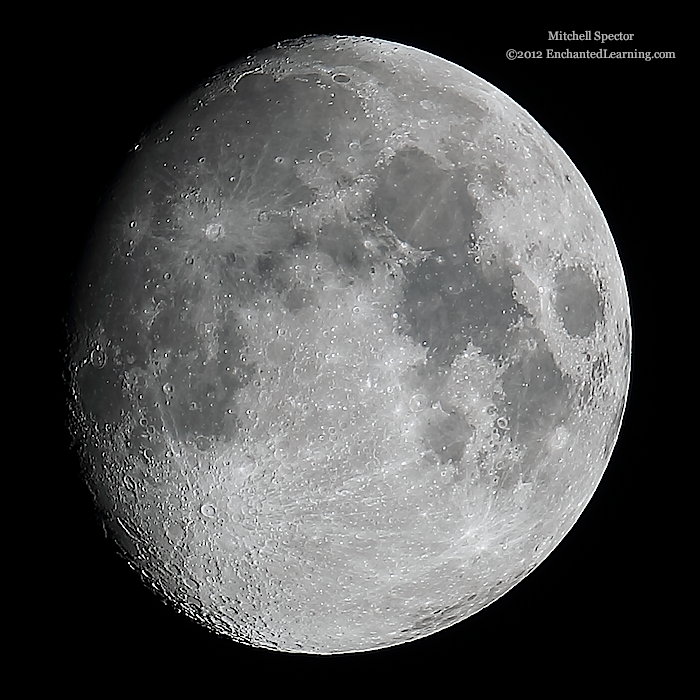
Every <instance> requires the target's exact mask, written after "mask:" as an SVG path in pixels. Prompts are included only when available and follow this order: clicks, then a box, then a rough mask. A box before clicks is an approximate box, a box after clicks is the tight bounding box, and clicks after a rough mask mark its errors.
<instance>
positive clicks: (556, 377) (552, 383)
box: [501, 328, 571, 446]
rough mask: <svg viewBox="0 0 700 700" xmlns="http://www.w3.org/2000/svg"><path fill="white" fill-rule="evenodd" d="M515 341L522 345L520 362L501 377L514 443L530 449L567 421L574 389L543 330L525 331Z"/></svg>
mask: <svg viewBox="0 0 700 700" xmlns="http://www.w3.org/2000/svg"><path fill="white" fill-rule="evenodd" d="M515 340H516V343H518V344H519V345H520V348H519V351H518V355H517V359H516V360H514V361H512V362H511V364H510V365H509V366H508V367H507V368H506V370H505V372H504V373H503V375H502V377H501V380H502V386H503V392H504V395H505V405H504V411H505V415H506V417H507V418H508V424H509V426H510V430H511V435H512V437H513V438H514V440H515V441H517V442H519V443H520V444H523V445H525V446H529V445H530V444H531V443H532V442H533V440H537V439H538V438H540V437H541V436H543V435H544V434H546V433H548V432H549V431H551V430H552V428H553V427H554V426H557V425H561V424H562V423H564V422H565V421H566V420H567V418H568V417H569V415H570V413H571V398H570V387H569V382H568V380H567V379H566V378H565V377H564V376H563V375H562V373H561V371H560V370H559V367H558V366H557V364H556V361H555V360H554V356H553V355H552V353H551V352H550V351H549V349H548V348H547V346H546V343H545V340H544V336H543V334H542V333H541V331H539V330H537V329H533V328H525V329H523V330H521V331H519V332H518V333H517V334H516V338H515Z"/></svg>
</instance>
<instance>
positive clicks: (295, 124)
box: [67, 37, 631, 654]
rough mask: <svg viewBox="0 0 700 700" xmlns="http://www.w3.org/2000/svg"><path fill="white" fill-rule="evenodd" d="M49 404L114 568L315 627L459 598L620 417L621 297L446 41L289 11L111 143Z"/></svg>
mask: <svg viewBox="0 0 700 700" xmlns="http://www.w3.org/2000/svg"><path fill="white" fill-rule="evenodd" d="M70 323H71V328H70V334H71V336H70V337H71V344H70V350H69V353H68V357H67V366H68V369H69V372H68V373H69V377H70V379H69V394H70V397H69V400H70V408H71V412H70V415H71V428H72V432H73V434H74V436H75V441H76V445H77V446H78V449H79V450H80V454H81V460H82V463H83V465H84V469H85V479H86V481H87V483H88V485H89V487H90V490H91V491H92V493H93V495H94V498H95V502H96V506H97V508H98V510H99V513H100V515H101V517H102V518H103V522H104V524H105V528H106V530H107V532H108V533H109V534H110V536H111V537H112V538H114V540H115V541H116V542H117V544H118V546H119V548H120V550H121V551H122V552H123V554H124V556H125V557H126V558H127V559H128V560H129V562H130V563H131V565H132V566H133V567H134V568H135V569H136V570H137V571H139V573H140V574H141V576H142V577H143V580H144V581H145V582H146V583H147V584H148V585H150V586H152V587H153V588H154V589H155V590H156V591H157V592H158V593H159V594H160V595H161V596H162V597H163V598H165V599H166V600H167V601H169V602H170V603H171V604H172V605H173V606H175V607H176V608H177V609H178V610H180V611H181V612H183V613H184V614H186V615H188V616H190V617H191V618H194V619H195V620H198V621H199V622H201V623H202V624H203V625H205V626H206V627H208V628H209V629H211V630H213V631H215V632H217V633H220V634H223V635H227V636H229V637H231V638H233V639H234V640H236V641H239V642H242V643H246V644H250V645H253V646H258V647H266V648H271V649H278V650H283V651H298V652H308V653H316V654H333V653H342V652H353V651H361V650H369V649H377V648H381V647H387V646H391V645H396V644H400V643H403V642H408V641H410V640H414V639H418V638H420V637H424V636H426V635H429V634H432V633H434V632H437V631H438V630H440V629H443V628H445V627H448V626H450V625H452V624H455V623H457V622H459V621H461V620H464V619H465V618H467V617H469V616H470V615H472V614H474V613H476V612H477V611H479V610H481V609H482V608H484V607H485V606H487V605H489V604H490V603H492V602H493V601H495V600H496V599H497V598H499V597H500V596H501V595H503V594H504V593H505V592H506V591H508V590H509V589H510V588H512V587H513V586H514V585H515V584H516V583H517V582H518V581H520V580H521V579H523V578H524V577H525V576H526V575H527V574H528V573H529V572H531V571H532V570H533V569H534V568H535V567H536V566H537V565H538V564H539V563H540V562H541V561H542V560H543V559H544V558H545V557H546V556H547V555H548V554H549V553H550V552H551V551H552V550H553V549H554V547H556V546H557V544H558V543H559V542H560V541H561V540H562V538H563V537H564V536H565V535H566V533H567V532H568V531H569V530H570V529H571V527H572V526H573V525H574V523H575V522H576V520H577V519H578V517H579V516H580V515H581V512H582V510H583V509H584V507H585V506H586V504H587V503H588V501H589V500H590V498H591V497H592V495H593V493H594V491H595V489H596V487H597V485H598V483H599V482H600V479H601V477H602V474H603V471H604V470H605V467H606V465H607V463H608V460H609V458H610V454H611V451H612V449H613V447H614V444H615V441H616V439H617V435H618V432H619V428H620V422H621V418H622V415H623V411H624V406H625V401H626V395H627V389H628V383H629V373H630V341H631V330H630V310H629V302H628V298H627V292H626V287H625V280H624V275H623V270H622V267H621V264H620V259H619V257H618V254H617V251H616V248H615V244H614V241H613V239H612V236H611V234H610V231H609V229H608V226H607V224H606V221H605V219H604V217H603V214H602V213H601V211H600V208H599V207H598V205H597V203H596V201H595V199H594V197H593V195H592V193H591V191H590V189H589V187H588V186H587V184H586V182H585V181H584V179H583V178H582V176H581V174H580V173H579V172H578V171H577V170H576V168H575V166H574V165H573V164H572V163H571V161H570V160H569V158H568V157H567V156H566V154H565V153H564V152H563V151H562V150H561V148H560V147H559V146H558V145H557V144H556V143H554V141H553V140H552V139H551V137H550V136H549V135H548V134H547V133H546V132H545V131H544V130H543V129H542V127H540V126H539V125H538V124H537V123H536V122H535V121H534V120H533V119H532V117H531V116H530V115H528V114H527V112H525V111H524V110H523V109H522V108H520V107H519V106H518V105H517V104H516V103H514V102H513V101H512V100H511V99H510V98H508V97H507V96H506V95H505V94H503V93H502V92H500V91H499V90H498V89H496V88H495V87H493V86H492V85H490V84H488V83H487V82H485V81H483V80H481V79H480V78H478V77H476V76H475V75H473V74H472V73H470V72H468V71H467V70H465V69H463V68H460V67H458V66H456V65H454V64H451V63H449V62H447V61H444V60H442V59H440V58H437V57H435V56H432V55H430V54H428V53H425V52H423V51H419V50H416V49H413V48H409V47H406V46H402V45H398V44H393V43H389V42H385V41H378V40H374V39H367V38H353V37H313V38H305V39H302V40H298V41H294V42H289V43H286V44H282V45H278V46H275V47H273V48H270V49H266V50H264V51H261V52H259V53H258V54H256V55H254V56H250V57H248V58H246V59H245V60H242V61H240V62H238V63H236V64H233V65H231V66H228V67H226V68H224V69H222V70H221V71H220V72H219V73H218V74H217V75H215V76H214V77H212V78H211V79H210V80H209V81H207V82H206V83H204V84H203V85H201V86H200V87H199V88H197V89H196V90H194V91H193V92H192V93H191V94H190V95H189V96H188V97H187V98H186V99H184V100H183V101H182V102H181V103H180V104H177V105H175V106H174V107H173V108H172V109H171V110H170V111H169V112H168V113H166V114H165V115H164V116H163V118H162V120H161V121H160V122H159V123H158V124H156V125H155V126H154V127H153V128H152V129H151V130H150V131H149V132H147V133H146V135H145V136H144V137H143V138H142V140H141V141H140V142H139V144H138V145H137V146H136V147H135V149H134V151H133V153H131V154H129V157H128V159H127V160H126V162H125V165H124V168H123V169H122V171H121V172H120V174H119V175H118V176H117V177H116V179H115V181H114V185H113V187H112V189H111V191H110V193H109V195H108V196H107V197H106V199H105V203H104V205H103V207H102V209H101V211H100V213H99V215H98V217H97V218H96V220H95V226H94V231H93V236H92V238H91V241H90V243H89V245H88V246H87V248H86V251H85V257H84V260H83V264H82V267H81V272H80V277H79V284H78V285H77V288H76V291H75V297H74V303H73V307H72V317H71V322H70Z"/></svg>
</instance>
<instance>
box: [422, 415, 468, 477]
mask: <svg viewBox="0 0 700 700" xmlns="http://www.w3.org/2000/svg"><path fill="white" fill-rule="evenodd" d="M473 435H474V428H473V427H472V426H471V425H469V423H467V421H466V420H465V419H464V418H463V417H462V416H461V415H459V414H458V413H456V412H452V413H448V414H446V415H444V416H441V417H440V419H439V420H437V421H435V422H434V423H431V424H430V425H429V426H428V428H427V429H426V431H425V435H424V436H423V439H424V440H425V443H426V444H427V446H428V447H429V448H430V449H431V450H432V451H433V452H435V454H436V455H437V456H438V457H439V458H440V462H441V463H442V464H446V463H448V462H453V463H457V462H459V460H461V459H462V457H463V455H464V450H465V449H466V445H467V443H468V442H469V441H470V440H471V438H472V437H473Z"/></svg>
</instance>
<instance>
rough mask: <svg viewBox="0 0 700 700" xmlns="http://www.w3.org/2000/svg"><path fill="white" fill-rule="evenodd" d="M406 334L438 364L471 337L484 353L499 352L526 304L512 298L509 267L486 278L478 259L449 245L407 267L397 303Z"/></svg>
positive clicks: (446, 362)
mask: <svg viewBox="0 0 700 700" xmlns="http://www.w3.org/2000/svg"><path fill="white" fill-rule="evenodd" d="M400 310H401V312H402V313H403V315H404V318H405V322H406V323H405V326H406V328H407V331H408V334H409V335H410V336H411V337H413V338H414V339H415V340H416V341H417V342H419V343H421V344H423V346H424V347H426V348H427V349H428V355H429V357H430V358H431V359H433V360H434V361H436V362H437V363H438V364H439V365H449V364H450V363H451V362H452V360H453V359H454V358H455V356H456V355H458V354H459V353H461V352H463V351H464V350H465V349H466V348H467V345H468V343H469V342H470V341H471V342H472V343H473V344H474V345H476V346H478V347H480V348H481V349H482V351H483V352H485V353H486V354H488V355H490V356H492V357H494V358H498V357H499V356H501V355H502V354H503V351H504V346H505V343H506V337H507V334H508V329H509V328H510V327H511V326H512V325H513V323H515V321H517V319H518V318H520V317H521V316H525V315H527V311H526V309H525V308H524V307H523V306H521V305H520V304H518V303H517V302H516V301H515V300H514V299H513V270H511V269H509V268H508V267H507V266H505V267H502V268H500V269H495V270H494V271H493V272H492V273H491V274H489V278H488V279H487V278H486V277H485V276H484V274H483V271H482V268H481V265H480V264H479V263H475V262H474V261H473V259H471V258H469V257H466V256H465V259H463V260H462V261H456V260H455V258H453V257H452V254H451V252H450V250H444V249H437V250H436V251H435V255H433V256H431V257H430V258H428V259H427V260H426V261H424V262H423V263H422V264H420V265H419V266H418V267H416V268H414V269H409V270H407V272H406V289H405V295H404V301H403V303H402V304H401V307H400Z"/></svg>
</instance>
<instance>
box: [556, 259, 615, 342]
mask: <svg viewBox="0 0 700 700" xmlns="http://www.w3.org/2000/svg"><path fill="white" fill-rule="evenodd" d="M554 307H555V309H556V311H557V313H558V314H559V317H560V318H561V320H562V323H563V324H564V328H565V329H566V332H567V333H568V334H569V335H572V336H577V337H579V338H585V337H586V336H588V335H590V334H591V333H592V332H593V330H594V329H595V324H596V323H597V322H599V321H602V320H603V300H602V298H601V295H600V292H599V291H598V288H597V286H596V284H595V282H594V281H593V280H592V279H591V278H590V276H589V275H588V274H587V273H586V272H585V270H583V269H582V268H581V267H565V268H563V269H561V270H559V272H558V273H557V275H556V295H555V298H554Z"/></svg>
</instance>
